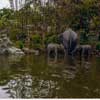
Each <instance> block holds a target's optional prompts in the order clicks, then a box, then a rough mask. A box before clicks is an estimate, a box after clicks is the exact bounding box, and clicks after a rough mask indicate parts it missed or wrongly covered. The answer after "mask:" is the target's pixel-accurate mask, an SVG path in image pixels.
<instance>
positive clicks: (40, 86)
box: [0, 55, 100, 98]
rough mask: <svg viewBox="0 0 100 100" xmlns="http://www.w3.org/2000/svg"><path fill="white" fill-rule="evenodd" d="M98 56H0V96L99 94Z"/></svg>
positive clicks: (30, 96)
mask: <svg viewBox="0 0 100 100" xmlns="http://www.w3.org/2000/svg"><path fill="white" fill-rule="evenodd" d="M99 65H100V58H96V57H93V58H91V59H90V60H89V61H84V60H83V61H80V60H74V63H72V60H71V62H70V63H68V62H66V61H64V60H63V59H59V60H58V61H56V62H55V61H53V60H50V59H47V57H46V56H44V55H41V56H34V55H27V56H24V57H20V56H9V57H7V56H6V57H5V56H0V98H99V97H100V66H99Z"/></svg>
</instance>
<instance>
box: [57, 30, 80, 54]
mask: <svg viewBox="0 0 100 100" xmlns="http://www.w3.org/2000/svg"><path fill="white" fill-rule="evenodd" d="M58 38H59V41H60V43H62V44H63V46H64V48H65V50H66V53H67V54H68V55H70V56H73V55H74V54H75V51H76V47H77V40H78V35H77V33H75V32H74V31H73V30H72V29H66V31H65V32H64V33H62V34H60V35H59V36H58Z"/></svg>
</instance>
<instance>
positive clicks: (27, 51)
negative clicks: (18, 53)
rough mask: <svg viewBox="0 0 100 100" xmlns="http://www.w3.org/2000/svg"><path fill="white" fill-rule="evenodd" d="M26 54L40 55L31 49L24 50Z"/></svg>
mask: <svg viewBox="0 0 100 100" xmlns="http://www.w3.org/2000/svg"><path fill="white" fill-rule="evenodd" d="M23 51H24V53H26V54H35V55H39V51H38V50H34V49H29V48H23Z"/></svg>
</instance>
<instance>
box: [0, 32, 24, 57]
mask: <svg viewBox="0 0 100 100" xmlns="http://www.w3.org/2000/svg"><path fill="white" fill-rule="evenodd" d="M0 54H14V55H16V54H20V55H23V54H24V52H23V51H22V50H21V49H18V48H16V47H14V46H13V43H12V42H11V40H10V39H9V37H7V35H6V34H1V35H0Z"/></svg>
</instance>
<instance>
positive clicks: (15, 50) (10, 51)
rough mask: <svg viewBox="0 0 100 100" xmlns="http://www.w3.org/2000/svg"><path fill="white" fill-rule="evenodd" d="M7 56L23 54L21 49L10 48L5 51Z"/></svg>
mask: <svg viewBox="0 0 100 100" xmlns="http://www.w3.org/2000/svg"><path fill="white" fill-rule="evenodd" d="M7 51H8V54H15V55H16V54H20V55H24V52H23V51H22V50H21V49H18V48H16V47H10V48H8V49H7Z"/></svg>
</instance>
